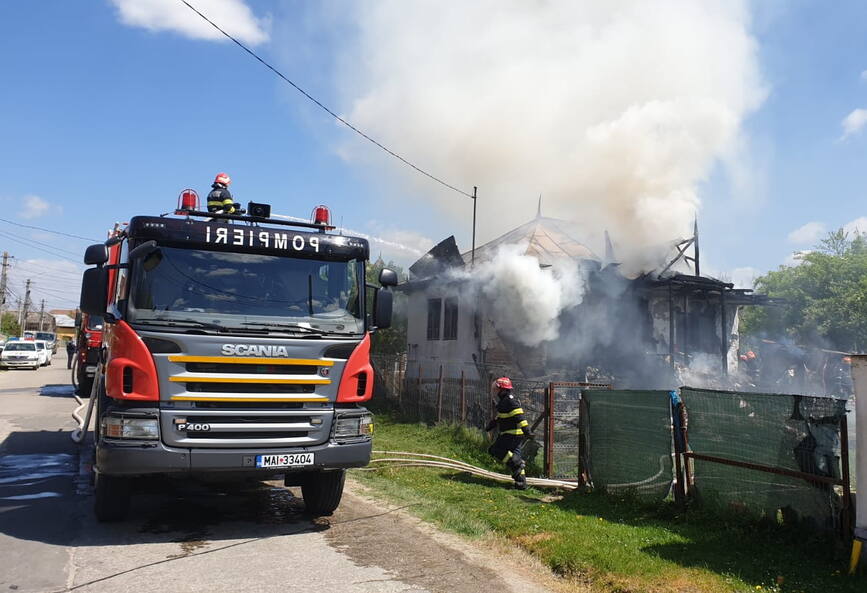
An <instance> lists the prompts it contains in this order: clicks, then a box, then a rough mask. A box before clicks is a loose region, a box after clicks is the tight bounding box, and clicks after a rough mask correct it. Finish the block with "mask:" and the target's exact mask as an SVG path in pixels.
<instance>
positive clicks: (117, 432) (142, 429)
mask: <svg viewBox="0 0 867 593" xmlns="http://www.w3.org/2000/svg"><path fill="white" fill-rule="evenodd" d="M102 436H104V437H106V438H109V439H137V440H156V439H158V438H160V425H159V420H157V419H156V418H127V417H124V416H106V417H104V418H103V419H102Z"/></svg>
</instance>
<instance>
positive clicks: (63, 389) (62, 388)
mask: <svg viewBox="0 0 867 593" xmlns="http://www.w3.org/2000/svg"><path fill="white" fill-rule="evenodd" d="M73 390H74V388H73V387H72V385H68V384H67V385H43V386H42V387H41V388H40V389H39V395H47V396H50V397H63V396H68V397H72V392H73Z"/></svg>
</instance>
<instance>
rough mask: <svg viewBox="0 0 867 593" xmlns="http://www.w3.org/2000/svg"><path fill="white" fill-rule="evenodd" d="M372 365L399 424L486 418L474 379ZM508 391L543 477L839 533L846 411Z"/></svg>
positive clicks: (586, 391)
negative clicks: (530, 435)
mask: <svg viewBox="0 0 867 593" xmlns="http://www.w3.org/2000/svg"><path fill="white" fill-rule="evenodd" d="M373 358H374V367H375V370H376V376H377V381H376V383H377V393H378V397H383V398H384V399H387V400H388V401H389V402H391V403H392V404H393V405H395V406H396V407H397V408H398V409H399V410H400V411H401V412H402V414H403V415H405V416H406V417H408V418H411V419H414V420H417V421H422V422H431V423H432V422H440V421H444V422H454V423H460V424H465V425H467V426H474V427H477V428H484V427H485V425H486V424H487V423H488V421H489V420H490V419H491V418H493V417H494V416H495V408H494V406H495V404H496V402H495V399H494V395H493V393H492V391H491V383H492V380H493V379H494V376H493V374H490V373H486V372H485V370H484V369H483V368H479V367H477V366H476V365H473V364H466V363H457V362H430V361H429V362H427V363H407V362H406V359H405V358H404V357H402V356H382V355H377V356H374V357H373ZM513 384H514V386H515V388H514V393H515V395H516V397H517V398H518V399H519V401H520V402H521V403H522V407H523V408H524V411H525V414H526V416H527V419H528V420H529V421H530V422H531V426H532V429H533V432H534V433H535V434H536V435H537V438H536V442H537V443H538V445H539V447H541V453H542V455H543V463H542V470H543V472H544V474H545V475H546V477H556V478H560V479H573V480H576V481H577V482H579V483H582V484H586V485H587V486H591V487H593V488H596V489H600V490H604V491H607V492H614V493H624V492H628V493H630V494H631V495H632V496H634V497H637V498H639V499H641V500H645V501H659V500H663V499H666V498H667V497H669V496H671V495H674V498H675V500H678V501H680V500H684V497H685V496H688V497H689V498H690V499H692V500H693V501H694V502H696V503H704V504H713V505H717V506H720V507H723V508H726V509H729V510H733V511H736V512H738V513H750V514H754V515H756V516H760V517H764V518H768V519H771V520H773V521H778V522H783V523H794V522H797V523H802V524H803V523H805V522H806V523H809V524H811V525H813V526H815V527H816V528H819V529H832V528H838V529H841V530H842V531H845V530H846V529H847V526H848V524H849V521H850V517H851V512H850V506H851V503H850V500H851V496H850V491H851V489H850V483H854V477H852V478H851V479H850V476H849V461H848V456H849V455H848V454H849V450H848V449H847V444H846V441H847V439H846V437H847V425H846V407H847V402H846V400H841V399H836V398H830V397H815V396H802V395H790V394H787V395H777V394H759V393H742V392H733V391H714V390H706V389H696V388H692V387H682V388H681V389H680V390H679V393H678V392H669V391H651V390H612V389H610V388H608V389H606V388H604V387H607V386H604V385H591V384H586V383H569V382H561V381H545V380H534V381H522V380H516V379H513ZM849 434H851V433H849ZM533 449H536V447H533Z"/></svg>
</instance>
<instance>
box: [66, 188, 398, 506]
mask: <svg viewBox="0 0 867 593" xmlns="http://www.w3.org/2000/svg"><path fill="white" fill-rule="evenodd" d="M182 195H183V194H182ZM257 206H258V208H257ZM261 206H263V205H259V204H250V207H249V208H248V212H254V213H259V214H264V215H260V216H238V215H228V214H220V213H218V214H209V213H206V212H200V211H198V209H197V208H196V207H195V206H193V205H188V204H182V205H181V206H180V207H179V210H178V211H176V213H175V214H176V215H178V214H180V215H181V216H180V217H171V216H166V215H164V216H159V217H151V216H137V217H135V218H133V219H131V220H130V222H129V223H128V225H127V226H126V227H125V228H122V229H117V230H116V231H115V232H114V233H112V235H111V237H110V238H109V240H108V241H106V243H105V244H99V245H93V246H91V247H89V248H88V249H87V252H86V254H85V263H86V264H89V265H95V266H96V267H93V268H90V269H88V270H87V271H85V275H84V280H83V284H82V296H81V309H82V311H84V312H85V313H88V314H90V315H100V316H102V317H103V319H104V320H105V330H104V336H103V349H102V353H101V360H100V366H99V369H100V370H99V371H98V372H97V377H96V381H97V382H98V383H97V395H98V399H97V401H96V402H95V405H96V425H95V428H94V441H95V463H94V471H95V511H96V515H97V518H98V519H100V520H103V521H109V520H118V519H121V518H123V517H124V516H125V515H126V513H127V511H128V507H129V500H130V495H131V493H132V492H133V490H134V484H135V482H134V481H133V478H141V477H146V476H151V475H158V474H162V475H170V476H187V477H194V478H203V479H212V480H220V481H224V480H230V479H247V478H251V477H253V478H261V479H269V478H273V477H275V476H278V475H283V476H284V477H285V482H286V484H287V485H290V486H300V487H301V492H302V495H303V498H304V502H305V505H306V507H307V510H308V512H311V513H313V514H330V513H331V512H332V511H333V510H334V509H335V508H336V507H337V505H338V504H339V502H340V498H341V495H342V491H343V483H344V478H345V469H346V468H349V467H359V466H364V465H366V464H367V463H368V462H369V460H370V453H371V435H372V432H373V419H372V416H371V414H370V413H369V412H368V411H367V409H366V408H364V407H363V405H362V404H363V403H364V402H366V401H368V400H369V399H370V397H371V395H372V393H373V369H372V367H371V364H370V333H371V331H373V330H375V329H376V328H385V327H388V326H389V325H390V323H391V306H392V294H391V292H390V291H389V287H390V286H393V285H394V284H396V280H397V278H396V275H395V274H394V272H392V271H390V270H384V271H383V272H382V274H381V275H380V284H381V286H380V287H379V288H377V289H376V290H375V293H374V298H373V303H372V307H371V309H372V314H367V313H366V312H367V310H368V307H367V302H366V300H367V290H366V289H367V288H368V286H367V285H366V283H365V265H366V263H367V261H368V258H369V247H368V244H367V241H366V240H364V239H361V238H355V237H347V236H342V235H336V234H331V233H327V232H326V231H327V230H330V229H332V228H333V227H330V226H329V225H328V219H327V211H325V210H324V208H323V209H322V210H323V211H324V213H325V216H324V217H320V213H319V209H317V219H316V220H315V221H313V222H310V223H289V222H286V221H282V220H276V219H273V218H270V212H269V210H270V208H267V209H263V208H261ZM290 226H291V227H296V228H289V227H290ZM299 229H300V230H299ZM371 288H374V287H371Z"/></svg>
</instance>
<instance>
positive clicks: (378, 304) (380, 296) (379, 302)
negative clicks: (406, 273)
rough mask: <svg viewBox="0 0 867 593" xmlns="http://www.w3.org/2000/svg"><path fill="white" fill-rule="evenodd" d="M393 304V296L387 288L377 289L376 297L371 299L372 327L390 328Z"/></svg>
mask: <svg viewBox="0 0 867 593" xmlns="http://www.w3.org/2000/svg"><path fill="white" fill-rule="evenodd" d="M392 273H393V272H392ZM393 302H394V295H393V294H392V293H391V291H390V290H388V289H387V288H379V289H377V291H376V296H374V299H373V325H375V326H376V328H377V329H388V328H390V327H391V311H392V307H393Z"/></svg>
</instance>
